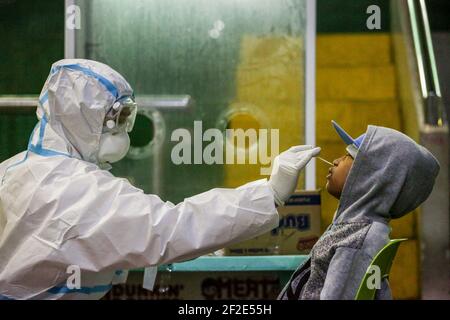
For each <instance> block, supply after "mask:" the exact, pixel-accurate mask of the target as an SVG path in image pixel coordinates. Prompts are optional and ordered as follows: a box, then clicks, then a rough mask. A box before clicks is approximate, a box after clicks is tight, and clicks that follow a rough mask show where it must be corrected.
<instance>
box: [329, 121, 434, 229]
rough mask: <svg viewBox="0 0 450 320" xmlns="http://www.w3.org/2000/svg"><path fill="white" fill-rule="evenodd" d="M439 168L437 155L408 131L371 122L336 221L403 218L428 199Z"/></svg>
mask: <svg viewBox="0 0 450 320" xmlns="http://www.w3.org/2000/svg"><path fill="white" fill-rule="evenodd" d="M439 168H440V167H439V163H438V161H437V160H436V158H435V157H434V156H433V155H432V154H431V153H430V152H429V151H428V150H427V149H426V148H424V147H423V146H421V145H419V144H417V143H416V142H415V141H414V140H412V139H411V138H409V137H408V136H406V135H405V134H403V133H401V132H398V131H396V130H393V129H389V128H384V127H378V126H372V125H369V126H368V129H367V132H366V136H365V138H364V140H363V142H362V145H361V146H360V148H359V151H358V153H357V155H356V158H355V159H354V162H353V165H352V168H351V170H350V172H349V174H348V177H347V180H346V182H345V185H344V188H343V191H342V194H341V199H340V203H339V207H338V210H337V212H336V215H335V221H336V222H342V221H344V220H353V219H356V218H358V219H360V218H363V217H366V218H369V219H372V220H378V221H380V220H382V221H386V220H390V219H396V218H400V217H402V216H403V215H405V214H406V213H408V212H410V211H412V210H414V209H416V208H417V207H418V206H419V205H420V204H421V203H422V202H424V201H425V200H426V199H427V198H428V196H429V195H430V193H431V191H432V190H433V186H434V182H435V179H436V176H437V175H438V173H439Z"/></svg>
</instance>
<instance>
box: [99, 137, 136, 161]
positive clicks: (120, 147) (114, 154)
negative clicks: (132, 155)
mask: <svg viewBox="0 0 450 320" xmlns="http://www.w3.org/2000/svg"><path fill="white" fill-rule="evenodd" d="M129 148H130V137H129V136H128V133H127V132H120V133H114V134H113V133H110V132H107V133H103V134H102V135H101V137H100V148H99V151H98V161H99V162H100V163H105V162H109V163H114V162H117V161H119V160H121V159H122V158H123V157H125V156H126V154H127V152H128V149H129Z"/></svg>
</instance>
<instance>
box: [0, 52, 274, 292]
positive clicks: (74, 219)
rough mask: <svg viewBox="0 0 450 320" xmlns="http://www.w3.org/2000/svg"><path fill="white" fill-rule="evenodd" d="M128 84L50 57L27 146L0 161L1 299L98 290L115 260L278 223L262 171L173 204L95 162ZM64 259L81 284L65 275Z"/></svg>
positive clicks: (198, 245)
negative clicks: (247, 180) (246, 180)
mask: <svg viewBox="0 0 450 320" xmlns="http://www.w3.org/2000/svg"><path fill="white" fill-rule="evenodd" d="M132 94H133V91H132V89H131V87H130V85H129V84H128V83H127V81H126V80H125V79H124V78H123V77H122V76H121V75H120V74H119V73H117V72H116V71H114V70H113V69H111V68H110V67H108V66H107V65H104V64H102V63H99V62H95V61H89V60H80V59H73V60H61V61H58V62H56V63H55V64H53V66H52V69H51V72H50V74H49V76H48V79H47V81H46V82H45V85H44V88H43V90H42V92H41V94H40V97H39V104H38V108H37V116H38V119H39V122H38V124H37V125H36V127H35V129H34V131H33V133H32V135H31V137H30V141H29V144H28V148H27V150H26V151H24V152H22V153H20V154H17V155H16V156H14V157H12V158H10V159H8V160H6V161H5V162H3V163H1V164H0V179H1V185H0V299H99V298H101V297H102V296H104V295H105V294H106V293H107V292H108V290H109V289H110V288H111V285H112V284H114V283H115V282H116V280H117V279H116V278H117V276H118V275H120V271H119V272H118V270H127V269H132V268H139V267H147V266H155V265H158V264H165V263H171V262H176V261H183V260H188V259H192V258H195V257H197V256H200V255H202V254H206V253H209V252H212V251H214V250H217V249H220V248H223V247H224V246H227V245H230V244H232V243H236V242H239V241H242V240H246V239H248V238H252V237H255V236H258V235H260V234H262V233H265V232H267V231H269V230H271V229H273V228H275V227H277V226H278V214H277V211H276V209H275V205H274V195H273V192H272V191H271V189H270V187H269V186H268V182H267V181H266V180H265V179H264V180H258V181H255V182H252V183H249V184H246V185H244V186H242V187H239V188H237V189H223V188H221V189H219V188H218V189H213V190H210V191H207V192H204V193H202V194H199V195H196V196H193V197H190V198H187V199H185V200H184V201H183V202H181V203H179V204H177V205H174V204H172V203H170V202H164V201H162V200H161V199H160V198H159V197H158V196H156V195H150V194H145V193H144V192H143V191H142V190H140V189H138V188H136V187H134V186H132V185H131V184H130V183H129V182H128V181H127V180H126V179H122V178H117V177H114V176H113V175H112V174H111V173H110V172H108V171H106V170H102V169H101V168H100V167H99V163H98V159H97V158H96V156H97V153H98V148H99V140H100V135H101V133H102V127H103V121H104V118H105V114H106V112H107V111H108V109H109V108H111V106H112V105H113V104H114V102H115V101H116V100H118V99H120V98H121V97H124V96H130V95H132ZM71 265H76V266H78V267H79V268H80V269H81V288H71V287H70V286H68V285H67V279H68V277H69V276H70V275H71V272H68V267H69V266H71ZM124 274H125V273H122V274H121V276H123V275H124ZM119 277H120V276H119ZM122 280H124V279H122Z"/></svg>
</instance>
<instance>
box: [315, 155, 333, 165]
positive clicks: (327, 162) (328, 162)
mask: <svg viewBox="0 0 450 320" xmlns="http://www.w3.org/2000/svg"><path fill="white" fill-rule="evenodd" d="M316 158H317V159H320V160H322V161H323V162H325V163H326V164H329V165H330V166H333V164H332V163H331V162H330V161H327V160H325V159H324V158H321V157H316Z"/></svg>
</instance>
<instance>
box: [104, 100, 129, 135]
mask: <svg viewBox="0 0 450 320" xmlns="http://www.w3.org/2000/svg"><path fill="white" fill-rule="evenodd" d="M136 114H137V104H136V102H135V101H134V98H133V97H125V98H122V99H119V100H118V101H116V102H115V103H114V105H113V107H112V108H111V110H110V111H109V112H108V113H107V114H106V117H105V121H104V123H103V132H131V130H133V127H134V121H135V120H136Z"/></svg>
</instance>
